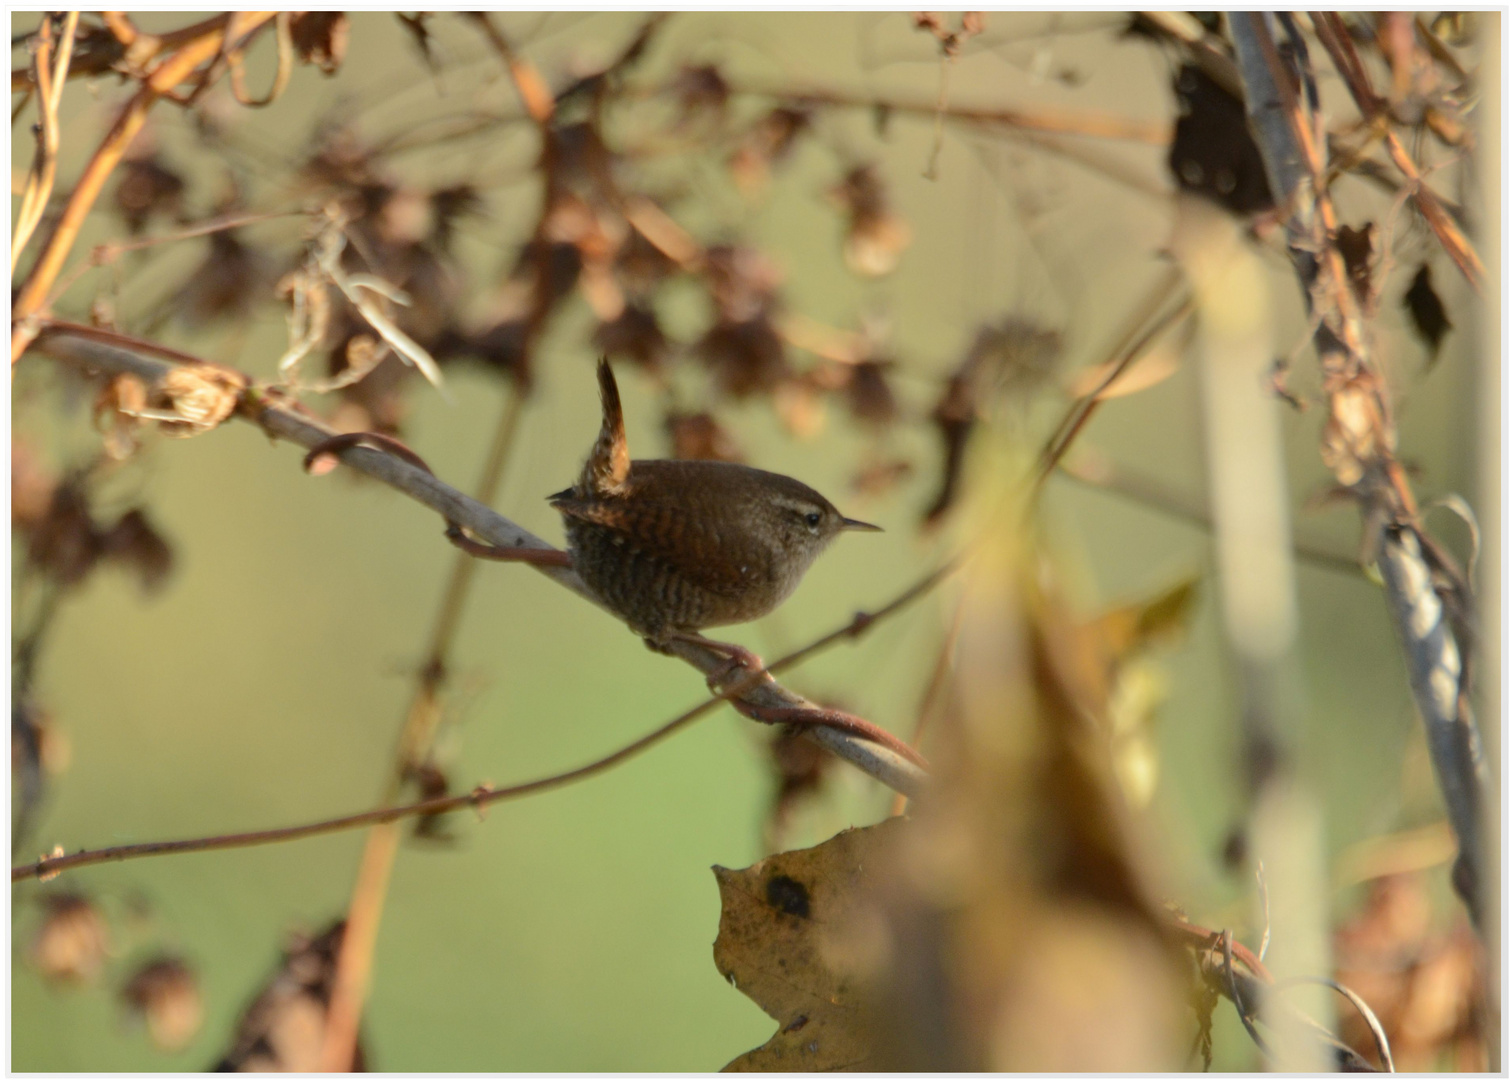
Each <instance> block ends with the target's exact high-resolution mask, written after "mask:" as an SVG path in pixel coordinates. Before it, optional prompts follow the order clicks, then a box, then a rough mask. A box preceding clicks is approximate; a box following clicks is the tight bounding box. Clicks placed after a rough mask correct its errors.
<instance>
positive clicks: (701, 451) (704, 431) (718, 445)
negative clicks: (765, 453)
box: [665, 412, 744, 464]
mask: <svg viewBox="0 0 1509 1080" xmlns="http://www.w3.org/2000/svg"><path fill="white" fill-rule="evenodd" d="M665 430H666V433H667V434H668V435H670V437H671V456H672V457H674V458H681V459H682V460H686V461H731V462H734V463H735V464H742V463H743V461H744V454H743V452H742V451H741V450H740V449H739V444H738V443H736V442H735V441H734V438H733V436H732V435H730V434H729V433H728V431H727V429H725V428H724V427H723V425H721V424H719V423H718V421H717V419H716V418H715V417H714V416H713V414H712V413H707V412H699V413H682V412H673V413H671V414H670V415H669V416H667V417H666V418H665Z"/></svg>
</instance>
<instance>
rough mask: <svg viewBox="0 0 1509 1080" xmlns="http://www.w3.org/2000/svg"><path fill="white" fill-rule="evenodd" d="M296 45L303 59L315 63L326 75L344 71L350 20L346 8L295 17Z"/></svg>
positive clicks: (294, 42)
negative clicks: (343, 65)
mask: <svg viewBox="0 0 1509 1080" xmlns="http://www.w3.org/2000/svg"><path fill="white" fill-rule="evenodd" d="M291 30H292V31H293V47H294V49H295V50H296V51H297V52H298V54H299V59H300V60H302V61H304V63H306V64H314V65H316V66H318V67H319V69H320V70H321V71H323V72H324V73H325V74H326V75H334V74H335V73H336V72H337V71H339V70H340V66H341V61H342V60H344V59H345V58H346V38H347V36H348V35H349V34H350V31H351V24H350V20H349V19H347V18H346V13H345V12H344V11H303V12H300V13H298V14H296V15H295V16H294V17H293V24H292V26H291Z"/></svg>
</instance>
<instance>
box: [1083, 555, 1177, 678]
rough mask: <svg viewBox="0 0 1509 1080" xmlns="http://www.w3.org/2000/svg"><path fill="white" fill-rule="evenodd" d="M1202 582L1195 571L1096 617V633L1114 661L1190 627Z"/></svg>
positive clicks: (1172, 636) (1170, 637)
mask: <svg viewBox="0 0 1509 1080" xmlns="http://www.w3.org/2000/svg"><path fill="white" fill-rule="evenodd" d="M1199 585H1200V576H1199V575H1198V574H1196V575H1193V576H1191V577H1187V578H1185V579H1183V580H1182V581H1179V582H1177V583H1176V584H1174V585H1173V586H1172V587H1170V588H1168V589H1165V590H1164V591H1163V592H1161V593H1159V594H1158V595H1156V596H1154V597H1153V598H1152V599H1150V600H1139V601H1135V602H1133V603H1130V604H1125V605H1122V606H1121V607H1117V608H1113V609H1111V610H1110V611H1107V612H1106V613H1105V614H1103V615H1101V616H1100V617H1099V618H1098V619H1096V620H1095V622H1094V624H1093V626H1094V633H1095V634H1096V635H1097V636H1098V637H1099V638H1100V640H1101V641H1102V642H1103V643H1104V645H1105V647H1106V649H1107V650H1108V653H1109V655H1110V657H1111V658H1112V659H1113V660H1114V661H1119V660H1122V659H1124V658H1126V657H1127V656H1129V655H1130V654H1132V653H1134V652H1137V651H1139V650H1141V649H1145V648H1147V647H1148V646H1150V645H1156V644H1159V643H1161V642H1164V641H1168V640H1170V639H1172V638H1174V637H1176V636H1178V635H1180V634H1182V633H1184V631H1185V630H1186V629H1188V627H1189V621H1190V618H1191V615H1192V614H1193V612H1194V606H1195V599H1196V597H1197V596H1198V592H1199Z"/></svg>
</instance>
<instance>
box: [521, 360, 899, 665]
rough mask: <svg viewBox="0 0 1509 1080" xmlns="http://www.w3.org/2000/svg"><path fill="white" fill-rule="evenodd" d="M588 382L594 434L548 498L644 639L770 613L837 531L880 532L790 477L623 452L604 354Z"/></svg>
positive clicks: (610, 601) (597, 579)
mask: <svg viewBox="0 0 1509 1080" xmlns="http://www.w3.org/2000/svg"><path fill="white" fill-rule="evenodd" d="M597 381H598V385H599V387H600V388H601V390H602V404H603V425H602V432H601V434H599V435H598V438H597V443H596V444H595V445H594V446H593V447H592V453H591V455H590V456H589V457H588V458H587V462H586V464H585V465H584V466H583V467H582V473H581V477H580V478H579V479H578V480H577V482H576V486H575V487H572V488H568V489H567V490H565V491H561V492H558V493H556V494H555V495H552V496H550V503H551V505H552V506H554V507H555V508H556V509H557V510H559V511H560V513H561V516H562V517H563V518H565V524H566V538H567V545H568V548H569V550H570V553H571V564H572V566H574V567H575V568H576V572H577V574H578V575H579V576H580V577H581V579H582V580H583V581H584V582H586V584H587V588H589V589H590V590H592V593H593V594H594V595H595V596H596V597H597V598H598V599H599V600H601V601H602V602H603V603H604V604H605V605H607V606H608V607H609V608H610V609H612V610H613V611H615V612H617V613H618V614H619V615H620V616H621V617H622V618H623V619H624V621H625V622H627V623H628V624H629V627H630V629H632V630H633V631H634V632H635V633H636V634H639V635H640V636H641V637H643V638H644V639H645V640H646V642H648V643H649V644H650V645H651V647H653V648H659V649H664V648H665V647H666V646H668V645H669V644H670V643H671V641H672V640H673V639H675V638H678V637H680V638H688V637H696V638H699V639H700V640H704V641H705V640H706V639H701V638H700V635H699V634H698V631H700V630H703V629H706V628H708V627H714V626H728V625H730V624H732V623H742V622H749V621H750V620H752V619H758V618H760V617H761V616H762V615H767V614H769V613H770V612H771V611H774V610H775V609H776V607H778V606H779V605H780V604H781V602H782V601H783V600H785V599H786V598H787V597H788V596H790V595H791V593H792V591H793V590H794V589H795V588H796V587H797V584H798V583H799V582H800V581H801V580H802V576H803V575H804V574H806V572H807V568H808V567H810V566H811V565H812V561H813V560H814V559H816V558H817V557H818V555H819V554H821V553H822V551H823V549H824V548H826V547H827V546H828V545H829V544H831V543H832V542H833V540H834V539H835V538H836V537H837V536H838V534H839V533H841V532H844V531H846V530H860V531H866V532H879V531H880V530H879V529H878V527H876V526H874V525H869V524H866V523H865V522H863V521H854V520H853V519H851V518H846V517H844V516H843V515H842V514H841V513H839V512H838V510H837V509H836V508H835V507H834V506H833V504H832V503H830V502H829V501H828V500H827V499H825V498H823V497H822V496H821V495H819V494H818V493H817V492H816V491H813V490H812V489H811V488H810V487H808V486H807V485H806V484H803V483H801V482H800V481H797V480H793V479H791V477H789V476H781V475H779V474H777V473H772V472H765V471H763V470H761V469H752V468H750V467H749V466H747V465H734V464H729V463H727V462H722V461H630V459H629V447H628V442H627V440H626V439H625V437H624V418H623V406H622V404H621V403H620V401H619V397H618V384H617V382H616V381H615V380H614V378H613V369H612V368H611V367H609V366H608V362H607V360H602V361H600V362H599V363H598V366H597ZM717 647H719V648H721V649H723V651H728V652H730V653H731V654H733V655H737V656H743V655H747V654H744V653H743V650H740V649H735V648H733V647H732V646H721V645H718V646H717Z"/></svg>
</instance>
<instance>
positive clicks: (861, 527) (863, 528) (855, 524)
mask: <svg viewBox="0 0 1509 1080" xmlns="http://www.w3.org/2000/svg"><path fill="white" fill-rule="evenodd" d="M844 528H845V529H852V530H853V531H855V532H885V530H884V529H882V528H881V527H880V526H879V525H871V524H870V523H869V522H868V521H855V520H854V519H853V518H844Z"/></svg>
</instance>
